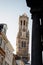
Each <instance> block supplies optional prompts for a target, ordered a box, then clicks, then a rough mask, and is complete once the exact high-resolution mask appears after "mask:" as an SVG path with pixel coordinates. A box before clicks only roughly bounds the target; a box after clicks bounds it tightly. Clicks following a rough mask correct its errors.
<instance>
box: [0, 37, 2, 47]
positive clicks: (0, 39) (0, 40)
mask: <svg viewBox="0 0 43 65" xmlns="http://www.w3.org/2000/svg"><path fill="white" fill-rule="evenodd" d="M1 44H2V38H1V37H0V46H1Z"/></svg>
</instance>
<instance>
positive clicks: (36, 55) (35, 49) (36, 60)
mask: <svg viewBox="0 0 43 65" xmlns="http://www.w3.org/2000/svg"><path fill="white" fill-rule="evenodd" d="M32 19H33V25H32V50H31V51H32V52H31V65H41V64H42V51H41V35H40V20H39V15H38V13H36V12H34V13H32Z"/></svg>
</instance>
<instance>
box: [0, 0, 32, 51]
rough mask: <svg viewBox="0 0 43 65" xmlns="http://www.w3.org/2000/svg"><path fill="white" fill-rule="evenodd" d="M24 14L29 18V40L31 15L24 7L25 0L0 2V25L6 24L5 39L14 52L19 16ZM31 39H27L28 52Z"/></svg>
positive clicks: (4, 0) (25, 6)
mask: <svg viewBox="0 0 43 65" xmlns="http://www.w3.org/2000/svg"><path fill="white" fill-rule="evenodd" d="M24 13H26V14H27V16H28V17H29V21H28V22H29V25H28V28H29V34H30V35H29V36H30V38H31V25H32V21H31V14H30V10H29V8H28V7H27V5H26V0H0V23H6V24H7V27H8V30H7V37H8V39H9V41H10V42H11V44H12V46H13V48H14V50H16V37H17V33H18V26H19V25H18V22H19V16H20V15H23V14H24ZM30 44H31V39H29V51H30V50H31V49H30V46H31V45H30Z"/></svg>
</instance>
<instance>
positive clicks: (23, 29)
mask: <svg viewBox="0 0 43 65" xmlns="http://www.w3.org/2000/svg"><path fill="white" fill-rule="evenodd" d="M28 51H29V30H28V17H27V15H26V14H23V15H22V16H20V17H19V31H18V35H17V38H16V54H17V55H18V56H20V57H22V58H23V59H26V60H29V53H28Z"/></svg>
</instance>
